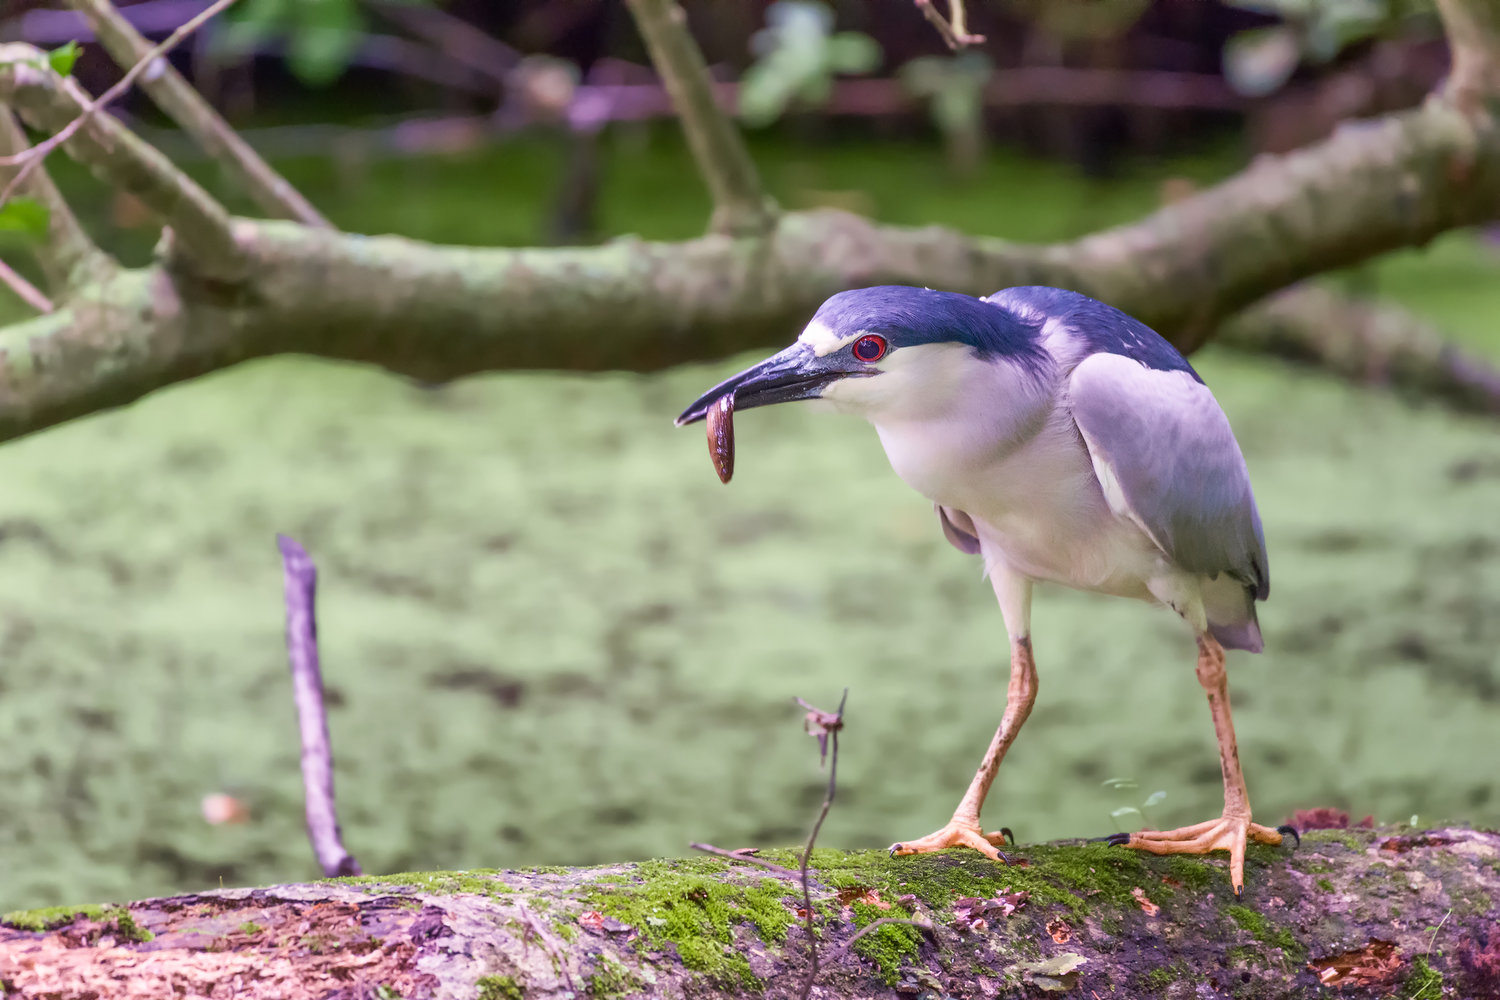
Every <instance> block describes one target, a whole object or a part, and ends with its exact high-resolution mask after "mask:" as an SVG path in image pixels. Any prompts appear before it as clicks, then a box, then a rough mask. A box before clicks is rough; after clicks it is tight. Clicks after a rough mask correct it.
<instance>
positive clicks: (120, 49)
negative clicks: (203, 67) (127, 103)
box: [68, 0, 333, 229]
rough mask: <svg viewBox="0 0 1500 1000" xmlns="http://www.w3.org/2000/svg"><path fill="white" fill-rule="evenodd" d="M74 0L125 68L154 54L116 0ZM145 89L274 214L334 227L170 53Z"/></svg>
mask: <svg viewBox="0 0 1500 1000" xmlns="http://www.w3.org/2000/svg"><path fill="white" fill-rule="evenodd" d="M68 2H69V4H70V5H71V6H72V7H73V8H74V9H75V10H77V11H78V12H79V13H81V14H83V16H84V17H85V18H87V19H88V22H89V24H90V26H92V27H93V29H94V33H95V34H96V35H97V36H98V38H99V41H100V42H101V43H102V44H103V45H104V47H105V48H106V49H107V50H108V51H109V54H110V56H111V57H113V58H114V60H115V62H117V63H118V64H119V65H120V67H121V68H125V67H127V66H132V65H135V66H139V65H144V64H145V61H146V60H148V59H149V58H151V56H150V52H151V43H150V42H149V41H147V40H146V38H145V36H143V35H142V34H141V33H140V32H139V31H136V30H135V27H134V26H133V25H132V24H131V23H130V21H129V20H127V19H126V18H125V16H124V15H123V14H121V13H120V11H119V10H117V9H116V8H115V5H114V4H113V3H111V2H110V0H68ZM230 2H233V0H230ZM141 89H142V90H144V91H145V92H146V96H147V97H149V98H151V100H152V102H153V103H154V104H155V105H156V106H157V107H159V108H161V110H162V111H164V112H165V113H166V114H167V117H169V118H171V119H172V120H173V121H174V122H176V123H177V124H178V125H180V126H181V127H182V130H183V131H184V132H186V133H188V135H190V136H192V137H193V139H194V141H196V142H197V143H198V145H199V146H200V147H202V149H203V150H204V152H206V153H208V155H209V156H211V157H212V158H213V159H214V160H215V161H217V162H218V163H219V164H220V166H222V167H224V168H225V170H226V172H227V173H228V174H229V175H230V176H231V177H232V178H233V179H234V180H235V181H236V182H237V183H238V184H239V185H240V186H241V187H242V188H244V189H245V191H246V193H247V194H249V195H250V197H251V199H252V200H254V201H255V203H256V204H257V205H259V206H260V208H261V210H262V211H264V212H266V213H268V214H270V215H271V216H272V217H274V218H281V219H292V220H294V221H296V222H301V223H303V224H304V225H308V226H313V227H315V228H318V229H331V228H333V227H332V225H331V224H330V223H329V222H328V220H327V219H325V218H323V216H322V215H320V214H319V213H318V210H317V209H315V208H313V206H312V204H311V203H310V202H308V200H307V199H306V198H304V197H302V195H301V194H300V193H298V191H297V190H296V189H295V188H293V187H292V185H291V184H290V183H289V182H288V181H287V180H286V178H284V177H282V176H281V175H280V174H278V173H277V172H276V171H275V170H273V169H272V168H271V165H270V164H268V163H267V162H266V161H265V160H263V159H261V157H260V154H258V153H256V152H255V150H253V149H251V148H250V144H249V143H247V142H246V141H245V140H244V139H242V138H240V137H239V135H238V134H237V133H236V132H235V130H234V129H233V128H231V127H230V125H229V123H228V122H226V121H225V120H224V119H223V118H222V117H220V116H219V113H218V112H217V111H215V110H214V109H213V107H212V106H211V105H210V104H209V103H208V102H207V101H206V100H204V99H203V97H202V95H200V94H199V93H198V91H197V90H195V89H193V85H192V84H190V83H188V82H187V80H185V79H184V78H183V76H182V74H181V73H179V72H177V70H176V69H174V68H173V67H172V65H171V64H170V63H169V62H167V61H166V60H165V59H163V60H162V62H161V68H160V72H153V73H147V74H146V75H145V76H143V77H142V78H141Z"/></svg>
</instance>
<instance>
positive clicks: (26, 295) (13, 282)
mask: <svg viewBox="0 0 1500 1000" xmlns="http://www.w3.org/2000/svg"><path fill="white" fill-rule="evenodd" d="M0 282H4V283H5V284H6V285H7V286H8V287H9V288H10V290H11V291H13V292H15V293H16V296H17V297H18V298H19V299H20V300H21V301H22V302H25V303H26V304H27V305H29V306H31V308H33V309H35V310H36V311H37V312H43V313H49V312H51V311H52V300H51V299H49V298H47V296H45V295H43V294H42V290H41V289H40V288H37V287H36V286H35V285H33V284H32V283H31V282H29V281H27V280H26V279H25V278H23V277H21V276H20V275H19V274H17V273H16V272H15V271H14V270H12V268H11V266H10V265H9V264H7V263H5V261H3V260H0Z"/></svg>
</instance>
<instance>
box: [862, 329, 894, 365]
mask: <svg viewBox="0 0 1500 1000" xmlns="http://www.w3.org/2000/svg"><path fill="white" fill-rule="evenodd" d="M885 350H886V343H885V338H884V337H877V336H876V335H875V334H873V333H872V334H868V335H866V336H863V337H860V338H859V339H858V340H856V341H855V342H854V357H855V358H856V359H857V360H859V361H863V362H864V363H865V364H867V365H868V364H873V363H874V362H876V361H879V360H880V359H881V358H883V357H885Z"/></svg>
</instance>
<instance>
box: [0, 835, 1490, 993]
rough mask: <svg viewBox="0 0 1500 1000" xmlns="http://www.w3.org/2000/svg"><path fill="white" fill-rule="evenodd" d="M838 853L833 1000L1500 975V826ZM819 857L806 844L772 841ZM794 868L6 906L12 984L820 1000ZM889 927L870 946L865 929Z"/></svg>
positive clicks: (719, 862)
mask: <svg viewBox="0 0 1500 1000" xmlns="http://www.w3.org/2000/svg"><path fill="white" fill-rule="evenodd" d="M1015 855H1016V860H1017V862H1018V863H1017V864H1016V865H1014V866H1010V867H1007V866H1005V865H1002V864H999V863H996V862H991V861H989V860H987V859H985V858H982V857H980V856H979V855H977V854H975V853H973V852H965V851H948V852H943V853H941V854H936V855H921V856H916V857H908V858H895V859H892V858H888V857H886V856H885V855H884V854H883V853H875V852H871V853H856V854H846V853H842V852H837V851H818V852H816V854H815V858H814V865H813V874H814V877H815V879H816V882H815V883H814V885H813V900H814V904H813V906H814V910H815V912H816V915H815V921H816V926H817V934H818V943H819V951H820V965H821V967H822V973H821V975H820V977H819V979H818V981H817V983H816V985H815V987H814V989H813V992H812V995H813V996H814V997H835V996H839V997H843V996H859V997H900V996H928V997H934V998H936V997H955V998H960V997H961V998H977V997H985V998H990V997H1025V996H1039V995H1041V994H1042V993H1044V992H1049V991H1056V992H1057V993H1059V994H1060V995H1071V996H1076V997H1079V998H1091V997H1106V996H1113V997H1119V996H1130V997H1165V998H1167V1000H1186V998H1189V997H1192V998H1217V997H1315V996H1318V997H1321V996H1328V995H1334V994H1332V991H1331V989H1330V988H1332V987H1336V988H1338V992H1337V994H1336V995H1337V996H1340V997H1346V998H1348V997H1390V996H1403V997H1422V998H1424V1000H1439V998H1441V997H1464V998H1476V1000H1477V998H1483V997H1494V996H1500V923H1497V920H1500V906H1497V900H1500V834H1496V833H1494V832H1484V831H1476V830H1471V829H1465V828H1448V829H1441V830H1432V831H1426V832H1415V831H1411V830H1400V831H1398V830H1394V829H1392V830H1381V831H1367V830H1331V831H1317V832H1313V833H1310V834H1308V835H1307V836H1306V837H1305V838H1304V840H1303V843H1302V845H1301V847H1300V848H1298V849H1295V850H1293V849H1291V848H1268V847H1254V848H1252V849H1251V852H1250V863H1249V866H1248V869H1247V876H1248V879H1247V882H1248V884H1247V889H1246V893H1245V896H1244V898H1243V899H1240V900H1238V901H1237V900H1236V899H1235V897H1234V895H1233V893H1232V891H1231V890H1230V887H1229V883H1228V881H1227V878H1226V875H1225V864H1224V862H1223V860H1222V857H1216V858H1213V859H1203V858H1187V857H1181V856H1179V857H1174V858H1158V857H1154V856H1150V855H1143V854H1140V853H1138V852H1133V851H1130V850H1128V849H1125V848H1111V847H1107V846H1105V845H1102V844H1079V843H1077V842H1070V843H1066V844H1053V845H1036V846H1029V847H1021V848H1018V849H1017V850H1016V851H1015ZM761 856H762V857H763V858H769V859H772V860H776V861H781V862H785V863H788V864H795V863H796V862H795V856H794V855H792V854H791V853H790V852H766V853H765V854H763V855H761ZM800 905H801V889H800V886H799V885H798V883H797V881H796V879H795V878H788V877H780V876H776V875H772V874H768V873H767V872H766V871H765V870H763V869H759V868H750V867H746V866H742V865H738V864H735V863H734V862H730V861H726V860H723V859H721V858H716V857H714V858H693V859H687V860H679V861H651V862H644V863H641V864H619V865H610V866H605V867H601V868H585V869H539V870H534V871H475V872H467V873H434V874H421V875H398V876H366V877H362V878H354V879H339V880H333V881H325V882H315V883H308V884H302V885H281V886H272V887H269V888H264V889H232V890H221V891H217V892H207V893H200V894H192V895H183V896H175V897H172V898H169V899H155V900H146V901H143V902H138V903H131V904H129V905H128V906H121V907H114V908H109V907H92V908H84V909H83V912H81V913H79V914H77V915H74V914H73V913H72V912H71V909H73V908H66V907H63V908H57V909H55V910H48V911H33V912H30V913H19V914H8V915H6V916H5V917H4V918H3V924H4V925H5V926H3V927H0V980H3V982H4V985H5V989H6V990H7V996H8V997H15V998H43V997H46V998H49V1000H74V998H77V1000H82V998H85V997H88V998H95V997H125V996H131V997H134V996H143V997H144V996H153V997H160V996H171V995H189V996H212V997H231V996H232V997H236V998H251V1000H254V998H263V997H272V996H275V997H281V998H287V1000H291V998H300V997H322V998H331V997H339V998H354V997H385V998H389V997H396V996H399V997H405V998H408V1000H411V998H418V997H421V998H427V997H432V998H444V1000H460V998H463V1000H472V998H483V1000H501V998H521V997H526V998H559V1000H561V998H564V997H585V996H589V997H606V996H609V997H667V998H671V997H703V998H708V997H725V998H727V997H744V996H768V997H797V996H799V995H800V994H801V990H802V984H803V981H804V974H805V971H806V969H807V954H808V939H807V935H806V932H805V930H804V926H803V923H802V917H801V915H799V913H798V910H797V908H798V907H799V906H800ZM893 917H895V918H901V919H904V920H910V921H917V922H920V923H923V924H926V925H929V928H930V929H927V930H919V929H917V928H915V927H912V926H908V925H906V924H901V923H891V924H887V925H884V926H881V927H879V928H877V929H876V930H875V931H874V932H873V933H868V934H866V935H865V936H863V937H862V938H860V939H859V940H858V941H855V943H854V945H853V947H852V948H851V947H848V943H849V942H850V940H851V939H852V938H853V937H854V936H855V934H856V933H857V930H858V929H859V928H861V927H863V926H866V925H868V924H870V923H872V922H873V921H875V920H878V919H882V918H887V919H888V918H893Z"/></svg>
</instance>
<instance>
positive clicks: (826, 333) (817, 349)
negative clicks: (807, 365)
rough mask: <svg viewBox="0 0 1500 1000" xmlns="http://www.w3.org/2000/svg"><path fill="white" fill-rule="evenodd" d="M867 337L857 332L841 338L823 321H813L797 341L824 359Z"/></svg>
mask: <svg viewBox="0 0 1500 1000" xmlns="http://www.w3.org/2000/svg"><path fill="white" fill-rule="evenodd" d="M864 335H865V331H864V330H855V331H854V332H853V333H851V334H848V335H847V336H843V337H840V336H838V335H837V334H835V333H834V332H833V331H832V330H831V329H829V328H828V326H827V324H825V323H824V322H823V321H822V320H816V319H815V320H813V321H812V322H811V323H809V324H807V329H805V330H803V331H802V335H801V336H799V337H798V338H797V339H798V340H799V341H801V342H802V343H804V344H806V345H807V346H808V347H811V348H812V349H813V354H815V355H816V356H818V357H820V358H822V357H827V356H828V355H830V354H832V353H833V352H834V351H837V350H839V349H840V348H843V347H847V346H848V345H849V344H852V343H853V342H854V341H856V340H858V339H859V338H860V337H863V336H864Z"/></svg>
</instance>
